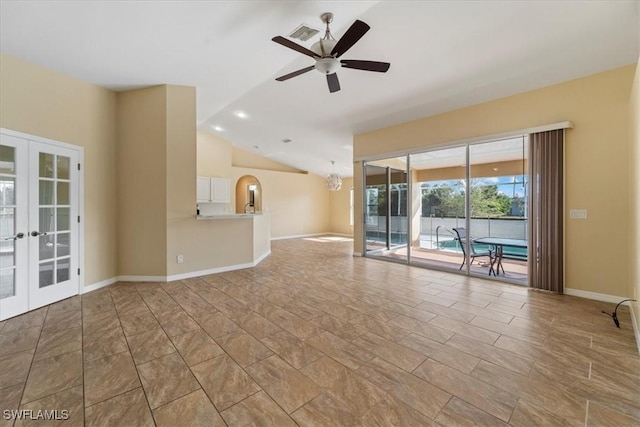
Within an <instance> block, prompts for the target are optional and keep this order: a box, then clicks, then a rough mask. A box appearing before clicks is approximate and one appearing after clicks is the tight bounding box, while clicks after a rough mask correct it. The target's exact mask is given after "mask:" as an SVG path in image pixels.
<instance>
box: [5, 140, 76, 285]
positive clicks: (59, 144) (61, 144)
mask: <svg viewBox="0 0 640 427" xmlns="http://www.w3.org/2000/svg"><path fill="white" fill-rule="evenodd" d="M0 133H2V134H4V135H8V136H12V137H15V138H20V139H23V140H26V141H35V142H38V143H42V144H48V145H53V146H55V147H61V148H66V149H69V150H74V151H75V152H77V155H78V163H79V164H80V170H79V171H78V215H79V216H80V224H79V225H78V242H77V245H78V246H77V247H78V268H80V274H79V275H78V289H77V294H78V295H79V294H82V289H83V288H84V283H85V268H84V224H85V213H84V169H85V167H84V166H85V164H84V147H81V146H78V145H72V144H68V143H65V142H61V141H56V140H54V139H50V138H44V137H41V136H37V135H30V134H27V133H24V132H19V131H15V130H11V129H6V128H0ZM30 231H31V230H29V232H30ZM25 238H27V237H25ZM71 273H73V272H71Z"/></svg>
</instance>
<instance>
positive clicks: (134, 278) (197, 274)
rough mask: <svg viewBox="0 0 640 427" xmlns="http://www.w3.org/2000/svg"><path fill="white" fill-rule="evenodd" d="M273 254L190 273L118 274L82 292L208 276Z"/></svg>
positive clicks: (250, 264)
mask: <svg viewBox="0 0 640 427" xmlns="http://www.w3.org/2000/svg"><path fill="white" fill-rule="evenodd" d="M269 255H271V250H269V251H267V252H265V253H264V254H262V255H261V256H260V257H259V258H258V259H256V260H255V261H254V262H247V263H244V264H235V265H227V266H224V267H217V268H210V269H207V270H199V271H190V272H188V273H182V274H174V275H172V276H116V277H112V278H110V279H107V280H102V281H100V282H97V283H93V284H91V285H87V286H85V287H83V288H82V292H80V293H81V294H85V293H87V292H91V291H95V290H96V289H100V288H104V287H105V286H109V285H112V284H114V283H117V282H173V281H174V280H183V279H190V278H192V277H200V276H206V275H208V274H216V273H224V272H227V271H234V270H242V269H244V268H251V267H255V266H256V265H258V264H259V263H260V262H261V261H262V260H264V259H265V258H266V257H268V256H269Z"/></svg>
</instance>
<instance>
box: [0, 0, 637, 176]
mask: <svg viewBox="0 0 640 427" xmlns="http://www.w3.org/2000/svg"><path fill="white" fill-rule="evenodd" d="M638 5H639V3H638V2H637V1H625V0H618V1H528V0H523V1H340V2H337V1H184V2H177V1H176V2H166V1H128V2H124V1H109V0H107V1H99V0H95V1H82V2H81V1H56V0H53V1H33V0H32V1H12V0H2V1H1V2H0V50H1V51H2V52H3V53H8V54H11V55H15V56H17V57H20V58H23V59H25V60H28V61H31V62H33V63H36V64H39V65H42V66H44V67H47V68H51V69H54V70H57V71H60V72H63V73H66V74H69V75H71V76H74V77H77V78H79V79H82V80H86V81H89V82H92V83H95V84H98V85H101V86H104V87H107V88H111V89H114V90H125V89H129V88H138V87H145V86H151V85H157V84H176V85H188V86H195V87H196V88H197V115H198V123H197V125H198V126H199V127H200V128H201V129H202V130H205V131H207V132H211V133H214V134H217V135H218V136H220V137H221V138H223V139H226V140H227V141H229V142H231V143H233V144H234V145H236V146H238V147H240V148H244V149H247V150H249V151H252V152H254V153H256V154H260V155H262V156H266V157H268V158H271V159H272V160H275V161H278V162H280V163H283V164H287V165H290V166H293V167H296V168H298V169H302V170H308V171H310V172H313V173H317V174H326V173H328V172H330V171H331V168H332V167H331V160H335V161H336V171H337V172H339V173H341V174H343V175H350V174H351V173H352V172H351V171H352V151H351V150H352V137H353V135H354V134H355V133H360V132H366V131H370V130H374V129H377V128H381V127H385V126H389V125H393V124H397V123H401V122H405V121H409V120H413V119H417V118H420V117H424V116H428V115H432V114H437V113H441V112H445V111H450V110H452V109H456V108H460V107H463V106H467V105H472V104H477V103H479V102H484V101H488V100H491V99H496V98H500V97H504V96H508V95H512V94H515V93H520V92H524V91H527V90H531V89H535V88H539V87H544V86H548V85H551V84H554V83H558V82H562V81H566V80H571V79H574V78H578V77H582V76H586V75H589V74H594V73H597V72H600V71H605V70H608V69H613V68H617V67H620V66H624V65H627V64H631V63H635V62H636V61H637V59H638V31H639V28H638V9H639V7H638ZM323 12H333V13H334V15H335V17H334V21H333V23H332V24H331V30H332V33H333V34H334V36H335V37H336V38H339V37H340V36H341V35H342V34H343V33H344V32H345V31H346V30H347V29H348V28H349V26H350V25H351V24H352V23H353V21H354V20H355V19H360V20H362V21H364V22H366V23H367V24H369V25H370V26H371V30H370V31H369V32H368V33H367V34H366V35H365V36H364V37H363V38H362V39H361V40H360V41H359V42H358V43H357V44H356V45H355V46H354V47H353V48H352V49H351V50H349V52H348V53H347V54H345V55H344V57H343V58H347V59H363V60H377V61H386V62H390V63H391V68H390V70H389V71H388V72H387V73H385V74H381V73H372V72H364V71H358V70H352V69H344V68H343V69H340V70H339V71H338V76H339V78H340V83H341V87H342V90H340V91H339V92H336V93H329V91H328V89H327V83H326V79H325V77H324V76H322V75H320V74H319V73H317V72H315V71H311V72H308V73H306V74H303V75H301V76H298V77H296V78H293V79H291V80H287V81H285V82H276V81H275V80H274V79H275V77H277V76H280V75H282V74H286V73H289V72H292V71H295V70H297V69H299V68H303V67H306V66H309V65H313V63H314V61H313V59H312V58H310V57H307V56H304V55H301V54H299V53H297V52H295V51H293V50H290V49H287V48H285V47H283V46H280V45H278V44H276V43H273V42H272V41H271V38H272V37H274V36H276V35H282V36H285V37H286V36H288V35H289V34H290V33H291V32H292V31H293V30H294V29H295V28H296V27H298V26H299V25H300V24H306V25H309V26H311V27H315V28H317V29H319V30H321V31H320V34H319V35H322V33H323V24H322V22H321V20H320V15H321V14H322V13H323ZM319 35H318V36H319ZM318 36H316V37H314V38H312V39H311V40H309V41H307V42H301V41H299V40H296V42H298V43H300V44H303V45H304V46H305V47H310V46H311V44H312V43H313V42H315V41H316V40H317V38H318ZM238 112H243V113H245V117H244V118H241V117H238V115H237V113H238ZM568 119H570V118H568ZM214 128H218V129H222V130H215V129H214ZM285 139H290V140H291V141H290V142H286V143H285V142H283V140H285ZM391 143H393V141H390V144H391Z"/></svg>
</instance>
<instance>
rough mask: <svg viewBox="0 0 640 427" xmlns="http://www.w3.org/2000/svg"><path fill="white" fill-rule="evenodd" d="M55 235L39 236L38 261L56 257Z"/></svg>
mask: <svg viewBox="0 0 640 427" xmlns="http://www.w3.org/2000/svg"><path fill="white" fill-rule="evenodd" d="M53 238H54V236H53V235H46V236H38V245H39V246H38V248H39V250H38V254H39V255H38V259H40V260H41V261H42V260H49V259H53V258H54V257H55V247H54V246H53Z"/></svg>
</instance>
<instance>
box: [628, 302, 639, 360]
mask: <svg viewBox="0 0 640 427" xmlns="http://www.w3.org/2000/svg"><path fill="white" fill-rule="evenodd" d="M629 311H630V312H631V324H632V325H633V332H634V335H635V336H636V345H637V346H638V354H640V324H639V323H638V318H637V317H636V313H635V311H634V310H633V305H631V306H629Z"/></svg>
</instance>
